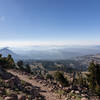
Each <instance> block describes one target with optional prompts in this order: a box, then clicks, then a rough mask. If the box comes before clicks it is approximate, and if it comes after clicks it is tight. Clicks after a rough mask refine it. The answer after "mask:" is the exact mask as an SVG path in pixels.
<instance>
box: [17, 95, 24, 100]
mask: <svg viewBox="0 0 100 100" xmlns="http://www.w3.org/2000/svg"><path fill="white" fill-rule="evenodd" d="M18 100H26V96H24V95H20V96H18Z"/></svg>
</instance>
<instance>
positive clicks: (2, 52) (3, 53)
mask: <svg viewBox="0 0 100 100" xmlns="http://www.w3.org/2000/svg"><path fill="white" fill-rule="evenodd" d="M0 54H2V56H3V57H7V56H8V55H9V54H10V55H11V56H12V57H13V59H14V60H15V61H18V60H20V59H22V58H21V56H19V55H17V54H16V53H14V52H13V51H11V50H10V49H8V48H3V49H1V50H0Z"/></svg>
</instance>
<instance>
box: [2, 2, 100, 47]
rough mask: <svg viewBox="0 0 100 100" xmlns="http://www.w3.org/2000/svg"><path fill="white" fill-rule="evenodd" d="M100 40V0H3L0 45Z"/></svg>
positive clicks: (97, 42)
mask: <svg viewBox="0 0 100 100" xmlns="http://www.w3.org/2000/svg"><path fill="white" fill-rule="evenodd" d="M35 44H36V45H37V44H40V45H43V44H46V45H48V44H57V45H59V44H60V45H61V44H64V45H65V44H67V45H73V44H74V45H77V44H82V45H83V44H84V45H89V44H100V0H0V45H4V46H5V45H8V46H9V45H16V46H18V45H35Z"/></svg>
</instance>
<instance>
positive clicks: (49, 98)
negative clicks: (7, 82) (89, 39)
mask: <svg viewBox="0 0 100 100" xmlns="http://www.w3.org/2000/svg"><path fill="white" fill-rule="evenodd" d="M8 72H10V73H12V74H13V75H16V76H18V77H19V78H20V79H21V80H24V81H26V82H28V83H30V84H32V85H33V86H37V87H39V88H40V89H41V91H44V92H40V94H41V95H43V96H45V99H46V100H64V99H59V98H58V97H57V95H56V94H55V93H52V92H50V91H49V90H48V88H47V87H46V86H43V84H41V83H39V82H37V81H36V79H34V78H33V79H29V76H27V75H22V74H21V73H20V72H17V71H13V70H8Z"/></svg>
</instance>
